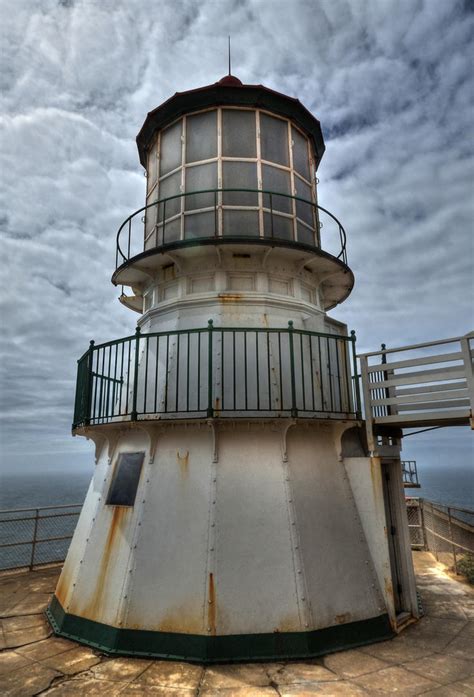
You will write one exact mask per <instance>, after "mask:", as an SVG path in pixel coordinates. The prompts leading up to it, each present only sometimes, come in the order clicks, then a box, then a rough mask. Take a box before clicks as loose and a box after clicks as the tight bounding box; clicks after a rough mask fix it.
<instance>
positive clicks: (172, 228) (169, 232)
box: [158, 216, 181, 245]
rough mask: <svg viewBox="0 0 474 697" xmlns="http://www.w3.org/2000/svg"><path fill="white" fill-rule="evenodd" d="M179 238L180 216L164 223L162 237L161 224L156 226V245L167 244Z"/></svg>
mask: <svg viewBox="0 0 474 697" xmlns="http://www.w3.org/2000/svg"><path fill="white" fill-rule="evenodd" d="M180 239H181V216H180V217H179V218H175V219H174V220H171V221H170V222H168V223H165V234H164V238H163V225H160V227H159V228H158V245H160V244H169V243H170V242H176V241H177V240H180Z"/></svg>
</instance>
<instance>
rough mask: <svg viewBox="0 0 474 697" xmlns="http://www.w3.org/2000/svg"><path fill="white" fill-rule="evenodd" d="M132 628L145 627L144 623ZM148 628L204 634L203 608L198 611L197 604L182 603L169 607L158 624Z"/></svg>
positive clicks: (160, 630) (159, 630)
mask: <svg viewBox="0 0 474 697" xmlns="http://www.w3.org/2000/svg"><path fill="white" fill-rule="evenodd" d="M130 627H131V628H132V629H143V624H136V625H130ZM147 629H151V630H152V631H158V632H179V633H181V634H202V610H201V612H198V611H197V605H194V604H193V605H191V604H190V603H187V604H186V603H185V604H182V605H180V606H178V607H176V608H173V609H168V612H167V613H166V615H164V616H163V617H162V619H161V620H160V621H159V622H158V624H157V625H154V624H153V625H151V626H149V627H148V626H147Z"/></svg>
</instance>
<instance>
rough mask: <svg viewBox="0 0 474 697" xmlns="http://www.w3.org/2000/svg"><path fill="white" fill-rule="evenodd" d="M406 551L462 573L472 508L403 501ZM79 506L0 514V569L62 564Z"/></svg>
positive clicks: (472, 533) (470, 548)
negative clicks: (428, 556)
mask: <svg viewBox="0 0 474 697" xmlns="http://www.w3.org/2000/svg"><path fill="white" fill-rule="evenodd" d="M406 503H407V514H408V526H409V530H410V540H411V547H412V549H418V550H426V551H429V552H431V553H432V554H434V556H435V557H436V559H437V560H438V561H441V562H443V563H444V564H446V565H447V566H449V567H452V568H453V569H454V570H455V572H456V573H459V572H463V573H464V572H465V568H464V567H465V566H466V564H469V565H470V566H473V565H474V510H470V509H466V508H458V507H455V506H444V505H443V504H440V503H434V502H433V501H427V500H426V499H421V498H415V497H410V498H407V500H406ZM81 508H82V504H79V503H78V504H70V505H67V506H49V507H45V508H22V509H15V510H8V511H0V571H4V570H13V569H33V568H35V567H38V566H43V565H47V564H54V563H59V562H62V561H64V559H65V558H66V554H67V551H68V548H69V544H70V541H71V539H72V536H73V533H74V529H75V527H76V523H77V519H78V517H79V513H80V512H81Z"/></svg>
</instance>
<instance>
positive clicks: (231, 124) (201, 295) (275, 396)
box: [48, 75, 418, 663]
mask: <svg viewBox="0 0 474 697" xmlns="http://www.w3.org/2000/svg"><path fill="white" fill-rule="evenodd" d="M137 145H138V152H139V157H140V162H141V164H142V165H143V167H144V168H145V172H146V201H145V203H144V206H143V207H142V208H141V209H140V210H138V211H136V212H135V213H133V214H132V215H130V217H129V218H127V220H126V221H125V222H124V223H123V224H122V226H121V227H120V230H119V232H118V235H117V241H116V264H115V270H114V272H113V276H112V281H113V283H114V284H115V285H116V286H118V287H120V288H121V289H122V293H121V296H120V301H121V302H122V303H123V304H124V305H125V306H126V307H128V308H129V309H130V310H131V311H132V312H135V313H137V314H138V317H137V328H136V331H135V333H133V334H131V335H128V336H125V337H123V338H119V339H113V340H111V341H108V342H106V343H103V344H100V345H96V344H94V342H91V343H90V345H89V348H88V349H87V350H86V351H85V353H84V354H83V356H82V357H81V358H80V359H79V361H78V373H77V388H76V399H75V411H74V423H73V432H74V434H75V435H80V436H85V437H86V438H88V439H91V440H92V441H93V442H94V444H95V458H96V465H95V471H94V475H93V478H92V481H91V484H90V487H89V490H88V493H87V496H86V499H85V503H84V506H83V509H82V512H81V515H80V519H79V522H78V525H77V528H76V531H75V534H74V537H73V540H72V543H71V546H70V549H69V552H68V555H67V559H66V561H65V564H64V568H63V570H62V573H61V576H60V579H59V583H58V586H57V588H56V592H55V595H54V597H53V600H52V602H51V604H50V606H49V608H48V617H49V620H50V622H51V624H52V626H53V628H54V630H55V632H56V633H57V634H59V635H62V636H65V637H69V638H72V639H75V640H77V641H79V642H82V643H85V644H88V645H90V646H93V647H96V648H99V649H101V650H104V651H107V652H109V653H115V654H125V655H136V656H153V657H161V658H174V659H185V660H190V661H199V662H204V663H213V662H226V661H239V660H240V661H246V660H278V659H282V658H296V657H300V658H301V657H310V656H317V655H320V654H323V653H328V652H330V651H334V650H338V649H342V648H347V647H351V646H359V645H362V644H367V643H370V642H373V641H379V640H382V639H386V638H389V637H391V636H393V635H394V633H395V632H397V631H399V630H400V628H401V626H403V624H404V623H406V622H407V621H408V620H410V619H411V618H413V617H416V616H417V615H418V605H417V598H416V590H415V584H414V575H413V568H412V562H411V555H410V548H409V544H408V542H407V540H408V527H407V521H406V513H405V512H404V505H405V504H404V499H403V487H402V479H401V467H400V439H399V433H398V432H397V431H396V430H394V429H392V430H390V428H389V427H387V428H386V429H385V431H384V432H383V433H381V434H379V436H378V438H379V440H380V448H379V450H378V452H377V453H375V452H374V450H373V449H372V450H369V448H368V445H367V439H366V436H365V433H366V431H365V428H364V422H363V421H362V416H361V397H360V393H359V389H358V375H357V367H356V364H355V356H356V352H355V334H354V333H349V332H348V330H347V327H346V326H345V325H344V324H342V323H341V322H338V321H336V320H335V319H332V318H331V317H330V316H329V315H328V314H327V312H328V311H330V310H331V309H332V308H334V307H335V306H336V305H338V304H339V303H341V302H343V301H344V300H345V299H346V298H347V297H348V295H349V294H350V292H351V290H352V287H353V284H354V277H353V273H352V271H351V269H350V267H349V265H348V259H347V250H346V233H345V230H344V228H343V226H342V224H341V223H340V222H339V221H338V219H337V218H336V217H335V216H334V215H333V214H332V213H331V212H329V211H328V210H326V209H325V208H324V207H323V206H321V205H320V204H319V202H318V196H317V182H318V180H317V176H316V173H317V170H318V166H319V163H320V160H321V158H322V156H323V153H324V150H325V145H324V140H323V136H322V132H321V127H320V124H319V121H318V120H317V119H316V118H315V117H314V116H313V115H312V114H311V113H310V112H309V111H308V110H307V109H306V108H305V107H304V106H303V105H302V104H301V103H300V102H299V101H298V100H297V99H294V98H292V97H289V96H287V95H284V94H281V93H279V92H276V91H273V90H271V89H268V88H266V87H264V86H262V85H245V84H242V83H241V81H240V80H239V79H238V78H236V77H234V76H232V75H228V76H226V77H224V78H223V79H222V80H220V81H219V82H217V83H215V84H212V85H208V86H205V87H201V88H198V89H195V90H190V91H187V92H181V93H176V94H175V95H174V96H172V97H171V98H170V99H168V100H167V101H166V102H164V103H163V104H162V105H161V106H159V107H157V108H156V109H154V110H153V111H151V112H150V113H149V114H148V115H147V117H146V119H145V122H144V124H143V126H142V128H141V130H140V132H139V134H138V137H137Z"/></svg>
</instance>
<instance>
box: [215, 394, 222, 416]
mask: <svg viewBox="0 0 474 697" xmlns="http://www.w3.org/2000/svg"><path fill="white" fill-rule="evenodd" d="M220 410H221V400H220V398H219V397H216V399H215V402H214V412H215V414H214V416H220Z"/></svg>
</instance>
